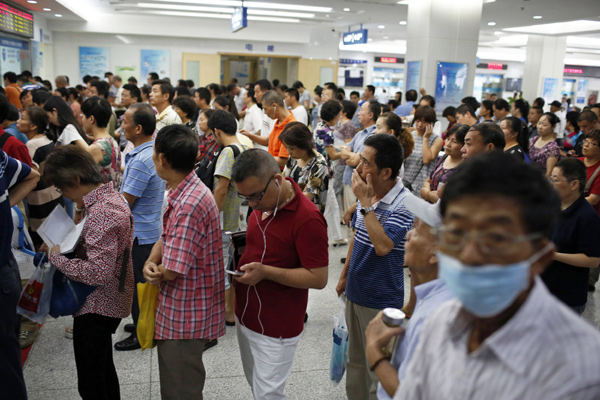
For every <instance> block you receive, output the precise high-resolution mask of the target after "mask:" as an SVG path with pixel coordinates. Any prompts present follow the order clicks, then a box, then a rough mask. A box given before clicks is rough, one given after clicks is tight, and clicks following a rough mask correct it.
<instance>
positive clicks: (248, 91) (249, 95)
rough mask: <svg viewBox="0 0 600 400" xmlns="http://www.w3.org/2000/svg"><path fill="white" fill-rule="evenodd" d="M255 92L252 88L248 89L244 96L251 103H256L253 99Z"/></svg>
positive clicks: (254, 98)
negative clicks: (249, 99)
mask: <svg viewBox="0 0 600 400" xmlns="http://www.w3.org/2000/svg"><path fill="white" fill-rule="evenodd" d="M254 95H255V92H254V87H249V88H248V89H247V90H246V96H248V97H250V98H251V99H252V102H253V103H256V97H254Z"/></svg>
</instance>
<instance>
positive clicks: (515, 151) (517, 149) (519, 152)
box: [504, 144, 525, 161]
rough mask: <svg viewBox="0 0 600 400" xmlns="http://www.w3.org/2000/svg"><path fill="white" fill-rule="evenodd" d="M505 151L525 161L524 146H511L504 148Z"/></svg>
mask: <svg viewBox="0 0 600 400" xmlns="http://www.w3.org/2000/svg"><path fill="white" fill-rule="evenodd" d="M504 152H505V153H506V154H510V155H511V156H514V157H516V158H518V159H519V160H521V161H525V152H524V151H523V148H522V147H521V146H519V145H518V144H517V145H515V146H513V147H511V148H510V149H506V150H504Z"/></svg>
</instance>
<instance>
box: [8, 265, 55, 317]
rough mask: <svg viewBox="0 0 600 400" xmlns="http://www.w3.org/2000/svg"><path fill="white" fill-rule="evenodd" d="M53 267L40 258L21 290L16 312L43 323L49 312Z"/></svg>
mask: <svg viewBox="0 0 600 400" xmlns="http://www.w3.org/2000/svg"><path fill="white" fill-rule="evenodd" d="M54 272H55V269H54V267H53V266H51V265H50V263H48V262H47V260H46V262H44V260H43V259H40V260H39V262H38V265H37V266H36V268H35V271H33V274H32V275H31V278H29V281H28V282H27V285H26V286H25V288H24V289H23V291H22V292H21V297H20V298H19V303H18V304H17V313H19V314H21V315H23V316H25V317H27V318H29V319H30V320H32V321H34V322H37V323H38V324H43V323H44V320H45V319H46V316H48V313H49V312H50V297H51V296H52V279H53V278H54Z"/></svg>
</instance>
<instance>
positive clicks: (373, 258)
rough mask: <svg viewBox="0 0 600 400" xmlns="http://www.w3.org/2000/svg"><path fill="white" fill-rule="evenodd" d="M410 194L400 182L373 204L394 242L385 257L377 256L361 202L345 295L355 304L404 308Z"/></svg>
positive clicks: (409, 225)
mask: <svg viewBox="0 0 600 400" xmlns="http://www.w3.org/2000/svg"><path fill="white" fill-rule="evenodd" d="M409 193H410V191H409V190H408V189H406V188H405V187H404V185H403V184H402V180H401V179H398V180H397V182H396V185H395V186H394V187H393V188H392V189H391V190H390V191H389V192H388V193H387V194H386V195H385V196H384V197H383V198H382V199H381V200H379V201H378V202H377V203H375V204H374V207H375V210H374V211H372V212H374V213H375V215H376V216H377V220H378V221H379V223H380V224H381V225H382V226H383V229H384V230H385V233H386V235H387V236H388V237H389V238H390V239H391V240H392V241H393V242H394V248H393V249H392V250H391V251H390V252H389V253H388V254H387V255H385V256H378V255H377V254H376V253H375V247H374V246H373V243H371V238H370V237H369V234H368V233H367V228H366V226H365V220H364V217H363V215H362V214H361V213H360V209H361V208H362V207H361V204H360V202H358V204H357V207H356V213H354V218H353V219H352V226H353V228H354V229H356V233H355V235H354V248H353V249H352V255H351V256H350V268H349V270H348V281H347V284H346V296H347V297H348V299H349V300H350V301H352V302H353V303H356V304H358V305H361V306H363V307H369V308H376V309H382V308H385V307H396V308H402V306H403V305H404V272H403V270H402V267H403V265H404V242H405V241H406V234H407V233H408V231H409V230H410V229H411V228H412V225H413V220H414V216H413V215H412V214H411V213H410V211H408V210H407V209H406V207H405V206H404V200H405V199H406V197H407V196H408V194H409Z"/></svg>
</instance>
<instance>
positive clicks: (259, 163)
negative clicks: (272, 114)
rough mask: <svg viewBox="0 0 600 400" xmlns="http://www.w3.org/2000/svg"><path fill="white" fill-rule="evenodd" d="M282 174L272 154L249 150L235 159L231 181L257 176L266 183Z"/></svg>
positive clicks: (241, 180)
mask: <svg viewBox="0 0 600 400" xmlns="http://www.w3.org/2000/svg"><path fill="white" fill-rule="evenodd" d="M292 123H293V122H292ZM299 123H300V124H301V122H299ZM288 125H289V124H288ZM280 172H281V170H280V169H279V165H277V161H275V158H273V156H272V155H271V154H269V153H268V152H266V151H265V150H262V149H249V150H246V151H244V152H243V153H241V154H240V155H239V156H237V158H236V159H235V163H234V164H233V170H232V171H231V180H232V181H234V182H237V183H239V182H243V181H245V180H246V179H248V178H250V177H252V176H255V177H257V178H258V179H259V180H261V181H264V182H265V183H266V181H267V180H268V179H269V178H270V177H272V176H273V175H275V174H278V173H280Z"/></svg>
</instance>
